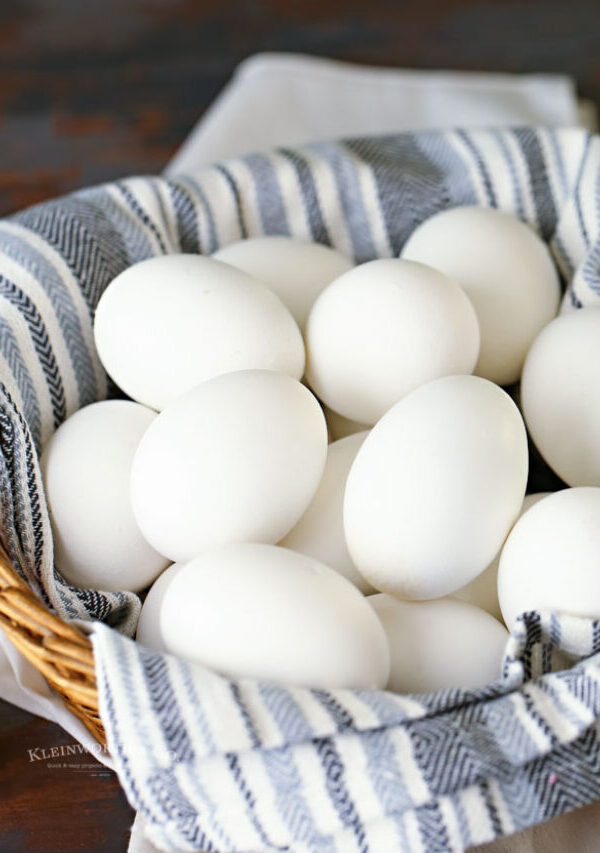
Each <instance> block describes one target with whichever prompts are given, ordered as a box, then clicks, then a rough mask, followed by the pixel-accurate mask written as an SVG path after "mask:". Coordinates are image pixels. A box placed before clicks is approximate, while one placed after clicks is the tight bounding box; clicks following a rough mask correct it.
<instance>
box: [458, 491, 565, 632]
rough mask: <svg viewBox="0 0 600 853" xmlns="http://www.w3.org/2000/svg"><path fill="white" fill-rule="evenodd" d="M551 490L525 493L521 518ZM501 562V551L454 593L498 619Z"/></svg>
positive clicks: (499, 614)
mask: <svg viewBox="0 0 600 853" xmlns="http://www.w3.org/2000/svg"><path fill="white" fill-rule="evenodd" d="M549 494H551V492H537V493H536V494H532V495H525V499H524V501H523V506H522V507H521V512H520V513H519V518H520V517H521V516H522V515H523V514H524V513H526V512H527V510H528V509H529V508H530V507H532V506H534V505H535V504H536V503H537V502H538V501H541V500H542V498H545V497H547V496H548V495H549ZM499 564H500V551H498V553H497V554H496V556H495V557H494V559H493V560H492V562H491V563H490V565H489V566H488V567H487V569H485V570H484V571H483V572H482V573H481V574H480V575H477V577H476V578H473V580H472V581H471V582H470V583H468V584H466V585H465V586H463V587H461V588H460V589H458V590H456V592H454V593H452V594H453V596H454V597H455V598H460V599H461V601H467V602H468V603H469V604H474V605H475V606H476V607H481V608H482V609H483V610H487V612H488V613H491V615H492V616H495V617H496V619H502V611H501V610H500V602H499V601H498V566H499Z"/></svg>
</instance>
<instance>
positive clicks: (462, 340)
mask: <svg viewBox="0 0 600 853" xmlns="http://www.w3.org/2000/svg"><path fill="white" fill-rule="evenodd" d="M306 351H307V362H306V379H307V382H308V384H309V385H310V387H311V388H312V389H313V390H314V391H315V393H316V395H317V396H318V397H319V398H320V399H321V400H323V402H324V403H325V404H326V405H327V406H329V407H330V408H331V409H333V410H334V411H336V412H338V413H339V414H341V415H343V416H344V417H346V418H350V419H352V420H355V421H358V422H359V423H364V424H374V423H375V422H376V421H378V420H379V418H380V417H381V416H382V415H383V414H385V412H386V411H387V410H388V409H389V408H390V407H391V406H392V405H393V404H394V403H395V402H397V401H398V400H400V399H401V398H402V397H404V396H405V395H406V394H408V393H409V392H410V391H412V390H413V389H414V388H416V387H418V386H419V385H422V384H424V383H425V382H428V381H430V380H431V379H435V378H436V377H438V376H445V375H448V374H453V373H471V372H472V370H473V368H474V367H475V362H476V361H477V355H478V353H479V327H478V324H477V318H476V316H475V312H474V311H473V307H472V306H471V304H470V302H469V300H468V299H467V297H466V296H465V294H464V293H463V291H462V290H461V289H460V287H458V285H457V284H455V283H454V282H453V281H450V280H449V279H448V278H446V276H444V275H442V274H441V273H438V272H436V271H435V270H433V269H431V268H429V267H426V266H424V265H423V264H413V263H410V262H408V261H401V260H398V259H397V258H383V259H380V260H376V261H370V262H369V263H366V264H361V266H358V267H355V268H354V269H352V270H350V271H349V272H347V273H345V274H344V275H342V276H340V278H338V279H337V280H336V281H335V282H333V283H332V284H331V285H329V287H328V288H326V289H325V290H324V291H323V293H322V294H321V295H320V296H319V298H318V299H317V300H316V302H315V304H314V305H313V307H312V310H311V312H310V316H309V319H308V324H307V327H306Z"/></svg>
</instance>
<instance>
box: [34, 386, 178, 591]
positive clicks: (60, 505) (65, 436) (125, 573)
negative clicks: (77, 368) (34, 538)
mask: <svg viewBox="0 0 600 853" xmlns="http://www.w3.org/2000/svg"><path fill="white" fill-rule="evenodd" d="M155 418H156V413H155V412H153V411H151V410H150V409H147V408H146V407H145V406H140V405H139V404H138V403H132V402H130V401H129V400H105V401H103V402H101V403H93V404H92V405H90V406H85V408H83V409H80V410H79V411H78V412H75V414H73V415H71V417H70V418H68V419H67V420H66V421H65V422H64V423H63V424H61V426H59V428H58V429H57V430H56V432H55V433H54V435H53V436H52V437H51V439H50V441H49V442H48V444H47V445H46V447H45V448H44V452H43V453H42V456H41V460H40V463H41V469H42V477H43V480H44V489H45V491H46V498H47V501H48V507H49V510H50V520H51V522H52V532H53V537H54V561H55V563H56V566H57V567H58V569H59V570H60V571H61V573H62V574H63V575H64V576H65V578H66V579H67V580H68V581H69V582H70V583H72V584H74V585H75V586H78V587H91V588H95V589H104V590H109V591H117V590H121V589H128V590H133V591H134V592H138V591H139V590H141V589H144V587H146V586H148V584H149V583H151V582H152V581H153V580H154V578H155V577H156V576H157V575H158V573H159V572H161V571H162V570H163V569H164V568H165V566H166V565H167V562H168V561H167V560H166V559H165V558H164V557H163V556H162V555H161V554H159V553H157V552H156V551H155V550H154V549H153V548H152V547H151V546H150V545H149V544H148V542H147V541H146V540H145V539H144V537H143V535H142V533H141V531H140V529H139V527H138V525H137V523H136V521H135V518H134V516H133V510H132V507H131V501H130V497H129V477H130V472H131V465H132V461H133V456H134V453H135V451H136V449H137V446H138V444H139V442H140V439H141V438H142V436H143V435H144V433H145V432H146V430H147V429H148V427H149V426H150V425H151V424H152V422H153V421H154V419H155Z"/></svg>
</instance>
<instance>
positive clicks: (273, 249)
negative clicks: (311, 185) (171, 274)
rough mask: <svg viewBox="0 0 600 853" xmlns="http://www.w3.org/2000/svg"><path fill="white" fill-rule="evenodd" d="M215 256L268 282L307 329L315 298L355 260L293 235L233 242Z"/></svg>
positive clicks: (327, 247) (299, 322)
mask: <svg viewBox="0 0 600 853" xmlns="http://www.w3.org/2000/svg"><path fill="white" fill-rule="evenodd" d="M213 258H216V259H217V260H219V261H223V262H225V263H227V264H231V266H234V267H237V269H240V270H243V271H244V272H246V273H248V274H249V275H252V276H254V277H255V278H257V279H259V280H260V281H262V282H264V284H266V285H267V286H268V287H270V288H271V290H273V291H274V292H275V293H276V294H277V296H279V298H280V299H281V301H282V302H283V304H284V305H286V306H287V308H288V309H289V311H290V312H291V314H292V316H293V317H294V319H295V320H296V322H297V323H298V325H299V326H300V328H301V329H304V326H305V325H306V320H307V318H308V312H309V311H310V309H311V307H312V304H313V302H314V301H315V299H316V298H317V296H318V295H319V293H320V292H321V291H322V290H323V288H325V287H327V285H328V284H329V283H330V282H332V281H333V280H334V279H335V278H337V277H338V276H340V275H342V273H344V272H346V271H347V270H349V269H351V268H352V267H353V266H354V263H353V262H352V261H351V260H350V258H348V257H346V256H345V255H342V253H341V252H338V251H336V250H335V249H331V248H330V247H329V246H323V245H322V244H321V243H303V242H302V241H300V240H293V239H292V238H291V237H278V236H277V237H276V236H274V237H253V238H251V239H250V240H240V241H238V242H237V243H230V244H229V245H228V246H225V247H224V248H222V249H219V251H218V252H215V254H214V255H213Z"/></svg>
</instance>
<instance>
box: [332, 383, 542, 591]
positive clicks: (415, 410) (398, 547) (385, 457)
mask: <svg viewBox="0 0 600 853" xmlns="http://www.w3.org/2000/svg"><path fill="white" fill-rule="evenodd" d="M526 483H527V437H526V433H525V426H524V424H523V420H522V418H521V415H520V413H519V410H518V409H517V407H516V406H515V404H514V403H513V401H512V400H511V399H510V397H509V396H508V394H506V393H505V392H504V391H502V389H501V388H498V386H497V385H493V384H492V383H491V382H488V381H487V380H486V379H480V378H479V377H476V376H446V377H443V378H441V379H436V380H435V381H433V382H430V383H428V384H427V385H423V386H421V387H420V388H417V390H416V391H413V392H412V393H411V394H409V395H408V396H407V397H405V398H404V399H403V400H400V402H399V403H396V405H395V406H394V407H393V408H392V409H390V411H389V412H388V413H387V414H386V415H384V416H383V418H382V419H381V420H380V421H379V423H378V424H377V425H376V426H375V427H373V429H372V430H371V432H370V434H369V435H368V436H367V438H366V439H365V441H364V443H363V445H362V447H361V448H360V450H359V451H358V454H357V456H356V459H355V460H354V464H353V465H352V468H351V469H350V474H349V476H348V481H347V485H346V495H345V500H344V527H345V531H346V541H347V544H348V551H349V552H350V555H351V557H352V559H353V561H354V563H355V565H356V567H357V568H358V570H359V572H360V573H361V574H362V575H363V576H364V577H365V578H366V579H367V580H368V581H369V582H370V583H371V584H372V585H373V586H374V587H375V588H376V589H379V590H381V591H382V592H389V593H391V594H395V595H398V596H399V597H401V598H414V599H427V598H437V597H439V596H442V595H446V594H448V593H451V592H453V591H454V590H457V589H459V588H460V587H462V586H464V584H466V583H467V582H468V581H470V580H472V579H473V578H474V577H475V576H476V575H478V574H479V573H480V572H481V571H483V570H484V569H485V567H486V566H487V565H488V564H489V563H490V562H491V561H492V560H493V558H494V556H495V554H496V553H497V551H498V549H499V548H500V546H501V544H502V542H503V540H504V538H505V536H506V534H507V532H508V530H509V529H510V527H511V525H512V523H513V522H514V520H515V518H516V517H517V515H518V513H519V510H520V509H521V504H522V503H523V496H524V494H525V486H526Z"/></svg>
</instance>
